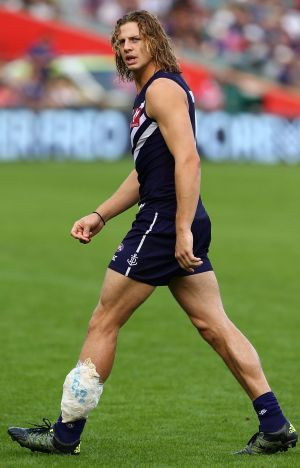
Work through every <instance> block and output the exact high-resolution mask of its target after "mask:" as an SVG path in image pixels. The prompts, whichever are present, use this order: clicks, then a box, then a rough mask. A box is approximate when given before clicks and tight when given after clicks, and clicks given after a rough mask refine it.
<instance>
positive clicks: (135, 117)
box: [130, 107, 142, 128]
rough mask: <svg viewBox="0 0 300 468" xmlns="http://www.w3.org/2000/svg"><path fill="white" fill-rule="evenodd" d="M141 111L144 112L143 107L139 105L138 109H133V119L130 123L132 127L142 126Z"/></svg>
mask: <svg viewBox="0 0 300 468" xmlns="http://www.w3.org/2000/svg"><path fill="white" fill-rule="evenodd" d="M141 113H142V107H137V108H136V109H133V113H132V120H131V124H130V127H131V128H133V127H139V126H140V117H141Z"/></svg>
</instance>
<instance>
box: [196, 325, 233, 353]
mask: <svg viewBox="0 0 300 468" xmlns="http://www.w3.org/2000/svg"><path fill="white" fill-rule="evenodd" d="M191 322H192V324H193V325H194V326H195V327H196V329H197V330H198V332H199V333H200V335H201V336H202V338H203V339H204V340H205V341H207V343H209V344H210V345H211V346H212V347H213V348H218V347H219V346H220V345H221V344H222V343H224V341H225V340H226V336H227V335H228V333H229V330H230V326H231V322H230V320H229V319H228V318H225V319H223V320H221V321H220V322H215V321H204V320H201V319H199V318H196V317H191Z"/></svg>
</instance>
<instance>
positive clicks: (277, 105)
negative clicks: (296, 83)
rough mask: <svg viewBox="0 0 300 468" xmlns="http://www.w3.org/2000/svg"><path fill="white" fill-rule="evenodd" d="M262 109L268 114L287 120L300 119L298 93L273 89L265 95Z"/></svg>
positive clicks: (299, 94) (299, 98)
mask: <svg viewBox="0 0 300 468" xmlns="http://www.w3.org/2000/svg"><path fill="white" fill-rule="evenodd" d="M263 108H264V111H265V112H268V113H270V114H277V115H282V116H284V117H287V118H293V117H300V93H296V92H292V91H288V90H283V89H282V88H276V87H274V88H273V89H271V90H270V91H268V92H266V93H265V95H264V99H263Z"/></svg>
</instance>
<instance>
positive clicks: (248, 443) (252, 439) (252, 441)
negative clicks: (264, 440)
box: [247, 432, 259, 445]
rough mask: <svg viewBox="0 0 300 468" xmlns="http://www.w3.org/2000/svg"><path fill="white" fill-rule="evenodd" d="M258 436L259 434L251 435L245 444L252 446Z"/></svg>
mask: <svg viewBox="0 0 300 468" xmlns="http://www.w3.org/2000/svg"><path fill="white" fill-rule="evenodd" d="M258 436H259V432H256V433H255V434H253V436H252V437H251V439H250V440H249V442H247V445H250V444H253V443H254V442H255V441H256V439H257V437H258Z"/></svg>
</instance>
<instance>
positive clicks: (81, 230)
mask: <svg viewBox="0 0 300 468" xmlns="http://www.w3.org/2000/svg"><path fill="white" fill-rule="evenodd" d="M138 201H139V182H138V178H137V172H136V170H135V169H134V170H133V171H132V172H131V173H130V174H129V176H128V177H127V178H126V179H125V180H124V182H123V183H122V184H121V185H120V187H119V188H118V189H117V190H116V192H115V193H114V194H113V195H112V196H111V197H109V198H108V199H107V200H105V201H104V202H103V203H101V205H99V206H98V207H97V208H96V210H95V211H96V212H97V213H99V216H98V214H97V213H95V212H94V213H90V214H88V215H87V216H84V218H81V219H79V220H78V221H76V222H75V224H74V226H73V228H72V230H71V236H73V237H74V238H75V239H78V240H79V241H80V242H82V243H84V244H88V243H89V242H90V241H91V239H92V237H93V236H95V235H96V234H98V232H100V231H101V229H102V228H103V226H104V222H106V221H108V220H109V219H111V218H113V217H115V216H117V215H119V214H120V213H122V212H123V211H126V210H127V209H128V208H131V207H132V206H133V205H135V204H136V203H137V202H138ZM103 221H104V222H103Z"/></svg>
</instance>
